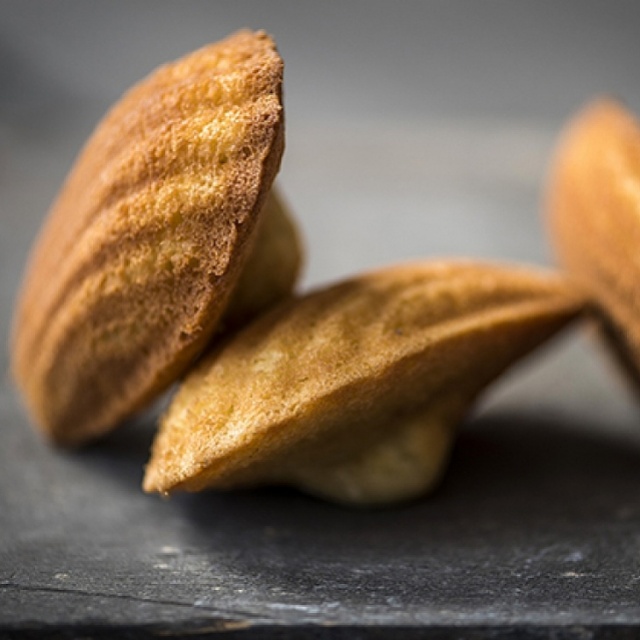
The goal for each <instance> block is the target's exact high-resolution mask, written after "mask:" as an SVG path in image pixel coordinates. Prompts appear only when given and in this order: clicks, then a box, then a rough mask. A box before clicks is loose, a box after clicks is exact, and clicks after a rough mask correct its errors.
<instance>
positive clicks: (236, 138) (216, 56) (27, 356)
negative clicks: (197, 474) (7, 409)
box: [11, 31, 284, 444]
mask: <svg viewBox="0 0 640 640" xmlns="http://www.w3.org/2000/svg"><path fill="white" fill-rule="evenodd" d="M282 72H283V64H282V60H281V58H280V56H279V55H278V53H277V51H276V49H275V45H274V43H273V41H272V40H271V39H270V38H269V37H268V36H267V35H266V34H265V33H263V32H257V33H252V32H248V31H242V32H238V33H236V34H234V35H232V36H230V37H229V38H227V39H225V40H223V41H221V42H218V43H216V44H213V45H210V46H207V47H204V48H203V49H201V50H199V51H196V52H194V53H192V54H190V55H188V56H186V57H185V58H182V59H181V60H178V61H177V62H174V63H172V64H168V65H166V66H164V67H161V68H159V69H158V70H157V71H155V72H154V73H152V74H151V75H150V76H149V77H148V78H146V79H145V80H143V81H142V82H141V83H140V84H138V85H137V86H136V87H134V88H133V89H132V90H131V91H129V92H128V93H127V94H126V95H125V96H124V97H123V98H122V100H121V101H120V102H119V103H118V104H117V105H115V106H114V107H113V109H112V110H111V111H110V112H109V113H108V114H107V116H106V117H105V118H104V120H103V121H102V122H101V123H100V125H99V126H98V128H97V129H96V131H95V133H94V134H93V135H92V137H91V138H90V140H89V141H88V142H87V144H86V146H85V148H84V150H83V151H82V153H81V154H80V156H79V158H78V160H77V162H76V164H75V165H74V167H73V169H72V171H71V173H70V175H69V177H68V178H67V181H66V183H65V185H64V187H63V189H62V191H61V193H60V195H59V197H58V199H57V201H56V203H55V204H54V206H53V209H52V211H51V212H50V215H49V217H48V219H47V221H46V223H45V225H44V227H43V229H42V231H41V233H40V236H39V238H38V241H37V243H36V245H35V247H34V249H33V251H32V254H31V258H30V264H29V267H28V270H27V273H26V277H25V279H24V283H23V286H22V290H21V293H20V297H19V300H18V306H17V311H16V314H15V318H14V326H13V335H12V342H11V350H12V364H13V371H14V374H15V378H16V380H17V382H18V384H19V386H20V388H21V389H22V391H23V393H24V395H25V397H26V400H27V404H28V406H29V409H30V410H31V413H32V415H33V417H34V419H35V421H36V422H37V423H38V424H39V425H40V426H41V427H42V428H43V430H44V431H45V432H46V433H47V435H49V436H50V437H51V438H52V439H53V440H54V441H56V442H59V443H62V444H78V443H81V442H83V441H85V440H87V439H89V438H91V437H94V436H97V435H99V434H101V433H103V432H105V431H107V430H108V429H110V428H112V427H113V426H114V425H116V424H117V423H118V422H119V421H120V420H121V419H122V418H124V417H125V416H126V415H128V414H130V413H131V412H133V411H135V410H136V409H138V408H140V407H141V406H143V405H144V404H146V403H147V402H148V401H149V400H150V399H152V398H153V397H154V396H156V395H157V394H158V393H159V392H161V391H162V390H163V389H164V388H165V387H166V386H167V385H168V384H170V383H171V382H172V381H173V380H175V379H176V377H177V376H178V375H179V374H180V373H181V372H182V371H183V370H184V369H185V367H186V366H187V365H188V363H189V362H191V361H192V359H193V358H194V356H195V355H196V354H197V353H198V352H199V351H200V350H201V349H202V348H203V346H204V345H205V343H206V342H207V340H208V339H209V338H210V337H211V334H212V333H213V331H214V330H215V327H216V324H217V322H218V320H219V318H220V316H221V314H222V313H223V311H224V309H225V306H226V304H227V301H228V299H229V296H230V293H231V290H232V288H233V286H234V284H235V282H236V281H237V279H238V277H239V274H240V272H241V270H242V267H243V265H244V262H245V260H246V259H247V254H248V250H249V248H250V246H251V239H252V236H253V234H254V232H255V229H256V226H257V222H258V219H259V214H260V211H261V210H262V207H263V204H264V200H265V197H266V194H267V192H268V190H269V188H270V186H271V183H272V181H273V178H274V176H275V174H276V172H277V170H278V167H279V163H280V159H281V156H282V150H283V140H284V132H283V110H282V101H281V90H282Z"/></svg>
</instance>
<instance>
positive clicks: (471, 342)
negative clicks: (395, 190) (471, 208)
mask: <svg viewBox="0 0 640 640" xmlns="http://www.w3.org/2000/svg"><path fill="white" fill-rule="evenodd" d="M581 308H582V300H581V298H580V297H579V296H576V295H575V294H574V293H573V290H572V289H571V287H569V286H568V285H567V284H566V283H565V281H564V280H563V279H562V278H558V277H554V276H549V275H548V274H544V273H540V272H538V271H536V270H527V269H518V268H508V267H500V266H495V265H487V264H481V263H462V262H461V263H457V262H447V263H429V262H427V263H418V264H411V265H403V266H399V267H394V268H390V269H385V270H381V271H377V272H374V273H371V274H367V275H363V276H360V277H356V278H353V279H351V280H348V281H345V282H342V283H340V284H337V285H334V286H333V287H329V288H327V289H324V290H320V291H317V292H315V293H313V294H310V295H307V296H305V297H303V298H300V299H298V300H296V301H293V302H290V303H288V304H284V305H280V306H279V307H278V308H277V309H274V310H273V311H272V312H270V313H269V314H267V315H266V316H263V317H262V318H259V319H258V320H256V321H255V322H254V323H252V324H251V325H250V326H249V327H247V328H246V329H245V330H243V331H241V332H240V333H239V334H237V335H236V337H235V338H234V339H232V340H231V342H229V343H228V344H227V345H226V346H225V347H224V348H222V349H221V350H219V351H218V352H216V353H215V354H212V355H211V356H210V357H209V358H207V359H205V360H204V361H203V362H202V363H201V364H200V365H199V366H198V367H197V369H196V370H195V371H193V372H192V373H191V374H190V375H189V376H188V377H187V379H186V380H185V382H184V384H183V386H182V388H181V389H180V391H179V392H178V394H177V396H176V397H175V399H174V401H173V403H172V405H171V407H170V408H169V410H168V412H167V414H166V416H165V417H164V419H163V422H162V426H161V430H160V432H159V434H158V436H157V438H156V441H155V443H154V446H153V452H152V456H151V460H150V462H149V465H148V467H147V470H146V476H145V481H144V488H145V490H146V491H160V492H169V491H172V490H175V489H184V490H198V489H202V488H204V487H208V486H214V487H222V488H225V487H230V486H236V485H241V484H245V483H253V482H257V481H260V480H273V479H276V480H286V479H287V478H289V477H291V476H295V475H296V474H295V469H294V467H295V465H304V464H305V460H307V461H312V464H313V465H315V466H317V465H318V464H320V463H321V462H322V461H329V462H330V463H331V462H336V463H339V462H340V461H341V460H343V459H348V458H349V456H352V455H354V454H355V453H357V452H358V451H359V450H360V448H362V447H366V446H368V445H370V444H371V442H372V441H375V440H376V438H379V437H383V436H384V433H385V431H386V430H389V429H393V428H394V425H396V424H402V423H404V422H405V420H406V418H407V417H410V416H413V415H415V414H416V413H418V412H421V413H422V414H423V415H424V413H425V412H426V411H427V410H428V407H430V406H431V407H433V409H434V412H436V413H438V415H439V413H441V412H442V408H443V407H447V409H446V414H447V416H449V419H451V420H452V421H454V422H455V421H457V420H458V419H459V418H460V416H461V415H462V414H463V413H464V412H465V411H466V410H467V408H468V406H469V404H470V403H471V402H472V401H473V399H474V398H475V397H476V395H477V394H478V393H479V391H480V390H481V389H482V388H483V387H484V386H485V385H486V384H488V383H489V382H490V381H491V380H493V379H494V378H495V377H496V376H497V375H499V374H500V373H501V372H502V371H503V370H504V369H505V368H507V367H508V366H509V365H510V364H511V363H513V362H514V361H516V360H517V359H518V358H520V357H522V356H523V355H524V354H526V353H527V352H529V351H530V350H531V349H533V348H534V347H535V346H537V345H538V344H540V343H541V342H543V341H544V340H545V339H546V338H548V337H549V336H550V335H552V334H553V333H554V332H556V331H558V330H559V329H560V328H561V327H562V326H564V325H565V324H566V323H567V322H568V321H569V320H570V319H571V318H573V317H574V316H575V315H576V314H577V313H578V312H579V311H580V310H581ZM387 432H388V431H387Z"/></svg>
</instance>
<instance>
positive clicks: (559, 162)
mask: <svg viewBox="0 0 640 640" xmlns="http://www.w3.org/2000/svg"><path fill="white" fill-rule="evenodd" d="M547 196H548V197H547V208H548V212H547V217H548V222H549V227H550V233H551V237H552V240H553V243H554V244H555V248H556V250H557V253H558V255H559V257H560V260H561V262H562V263H563V265H564V266H565V267H566V268H567V270H568V271H569V272H570V273H571V274H572V276H574V278H575V279H576V281H577V282H578V283H579V284H580V285H581V286H582V287H583V288H584V289H585V290H586V291H587V292H588V294H589V295H590V296H591V297H592V298H593V299H594V300H595V301H596V303H597V305H598V309H599V315H600V318H601V320H602V323H601V326H602V327H603V328H604V329H605V332H606V334H607V335H608V336H609V338H610V341H611V342H612V344H613V345H614V346H615V348H616V351H617V353H618V354H619V356H620V359H621V361H622V362H623V364H624V365H626V368H627V370H628V371H629V372H630V373H631V375H632V378H633V379H634V381H635V382H636V384H640V262H639V261H638V256H640V127H639V126H638V123H637V122H636V120H635V119H634V118H633V116H632V115H631V114H630V113H629V112H628V111H627V110H626V109H624V108H623V107H622V106H621V105H619V104H617V103H616V102H614V101H612V100H601V101H598V102H595V103H594V104H591V105H589V106H588V107H587V108H585V109H584V110H583V111H582V112H581V113H580V114H578V115H577V116H576V117H575V118H574V119H573V121H572V122H570V124H569V125H568V127H567V129H566V131H565V132H564V135H563V136H562V138H561V140H560V143H559V146H558V150H557V153H556V157H555V161H554V163H553V167H552V171H551V175H550V182H549V186H548V194H547Z"/></svg>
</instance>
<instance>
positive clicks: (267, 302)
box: [222, 188, 304, 328]
mask: <svg viewBox="0 0 640 640" xmlns="http://www.w3.org/2000/svg"><path fill="white" fill-rule="evenodd" d="M261 218H262V219H261V220H260V228H259V229H258V232H257V233H256V234H255V235H256V239H255V243H254V248H253V249H252V251H251V253H250V254H249V258H248V260H247V262H246V264H245V266H244V268H243V270H242V274H241V275H240V279H239V280H238V282H237V284H236V286H235V288H234V290H233V294H232V296H231V300H230V301H229V306H228V307H227V309H226V311H225V313H224V317H223V321H222V324H223V325H224V326H223V328H237V327H239V326H241V325H243V324H245V323H246V322H247V321H248V320H250V319H251V318H253V317H254V316H256V315H258V313H260V312H261V311H262V310H264V309H267V308H268V307H270V306H271V305H273V304H274V303H276V302H278V301H279V300H281V299H283V298H286V297H287V296H289V295H291V292H292V291H293V288H294V286H295V283H296V281H297V279H298V276H299V274H300V270H301V267H302V263H303V259H304V255H303V253H304V252H303V249H302V240H301V238H300V233H299V230H298V228H297V226H296V224H295V223H294V219H293V216H292V215H291V214H290V213H289V209H288V207H287V206H285V204H284V203H283V201H282V196H281V195H280V194H279V192H278V190H277V189H276V188H273V189H272V190H271V191H270V192H269V194H268V195H267V201H266V203H265V205H264V211H263V213H262V216H261Z"/></svg>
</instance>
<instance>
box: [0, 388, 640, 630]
mask: <svg viewBox="0 0 640 640" xmlns="http://www.w3.org/2000/svg"><path fill="white" fill-rule="evenodd" d="M2 409H3V410H2V425H1V426H2V431H3V446H2V461H1V466H0V469H1V473H2V476H1V481H2V494H0V500H1V501H0V513H2V522H3V524H2V536H1V543H0V636H1V635H2V634H4V636H5V637H13V636H14V635H15V637H37V636H42V635H43V634H46V633H49V634H50V635H52V636H56V637H75V636H77V635H87V636H88V637H105V636H106V635H109V634H110V633H114V634H116V633H117V635H118V637H154V636H157V635H180V634H187V633H188V634H189V636H190V637H191V635H192V634H194V636H195V637H198V634H199V635H202V636H203V637H204V636H206V634H207V633H213V632H214V631H222V630H224V631H225V634H226V632H229V634H231V632H233V634H232V635H230V636H229V637H235V634H237V636H238V637H246V636H247V635H249V631H251V630H253V631H254V632H255V634H256V636H257V637H273V638H280V637H286V633H285V632H284V630H283V629H286V628H289V627H291V626H293V627H295V628H296V629H297V632H296V635H297V637H317V638H324V637H338V638H341V637H345V638H347V637H354V638H360V637H361V638H376V637H383V635H384V634H383V633H382V631H383V630H386V631H387V632H388V633H389V635H390V636H393V637H408V638H411V637H433V638H437V637H445V638H449V637H472V638H473V637H478V638H480V637H496V638H512V637H531V638H536V637H546V634H547V633H549V634H551V633H552V632H553V633H552V635H553V636H554V637H559V638H565V637H566V638H584V637H588V638H591V637H603V638H607V637H633V632H632V630H633V629H635V630H636V632H637V631H638V629H639V628H640V573H639V571H638V569H639V558H640V506H638V500H637V488H638V486H640V438H635V437H632V438H629V437H623V436H621V435H615V434H607V433H606V432H605V431H602V430H600V429H597V428H593V427H594V425H584V424H583V425H576V424H574V423H573V422H570V421H567V420H563V419H560V418H558V417H557V416H555V417H554V416H553V415H549V414H547V413H545V412H542V413H541V414H539V415H535V416H534V415H525V413H520V414H518V413H514V412H513V411H512V410H511V411H509V410H504V411H500V410H498V409H496V410H492V411H491V412H489V413H487V414H486V415H484V416H481V417H478V418H476V419H475V420H471V421H470V423H469V424H468V425H466V426H465V428H464V429H463V430H462V432H461V435H460V438H459V441H458V444H457V447H456V450H455V455H454V459H453V464H452V467H451V470H450V472H449V474H448V476H447V478H446V481H445V483H444V484H443V486H442V487H441V489H440V491H438V492H437V493H436V494H435V495H434V496H432V497H431V498H429V499H424V500H420V501H418V502H415V503H412V504H407V505H403V506H400V507H396V508H393V509H387V510H380V511H353V510H347V509H344V508H340V507H336V506H332V505H328V504H325V503H322V502H319V501H316V500H313V499H311V498H307V497H305V496H302V495H299V494H297V493H295V492H293V491H288V490H284V489H283V490H276V489H273V490H260V491H247V492H241V493H230V494H223V495H218V494H213V493H208V494H200V495H182V496H176V497H175V498H172V499H171V500H170V501H163V500H161V499H159V498H155V497H149V496H145V495H143V494H142V493H141V492H140V489H139V483H140V479H141V474H142V467H143V464H144V462H145V459H146V454H147V449H148V446H149V442H150V437H151V420H148V421H144V420H141V421H139V422H138V423H136V424H131V425H128V426H127V427H126V428H124V429H123V430H121V431H120V432H118V433H116V434H114V435H112V436H111V437H109V438H108V439H106V440H105V441H103V442H101V443H99V444H96V445H95V446H94V447H92V448H90V449H88V450H86V451H84V452H81V453H76V454H69V453H63V452H56V451H53V450H51V449H49V448H47V447H46V446H45V445H44V444H43V443H42V442H40V440H39V439H38V437H37V436H36V434H34V433H33V432H32V430H31V429H30V428H29V427H28V425H27V424H25V419H24V418H23V417H22V415H21V414H20V413H19V412H18V410H17V409H16V407H15V403H14V400H13V398H12V397H11V396H9V395H8V394H6V393H5V395H4V396H3V403H2ZM578 427H580V428H578ZM26 461H28V467H27V466H26ZM636 625H639V626H638V627H636ZM125 631H126V634H128V636H127V635H126V634H125ZM427 631H428V633H427ZM489 631H490V633H489ZM525 631H526V635H525V633H524V632H525ZM422 632H424V633H422ZM484 634H487V635H484ZM594 634H595V635H594ZM630 634H631V635H630ZM225 637H227V634H226V635H225Z"/></svg>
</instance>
